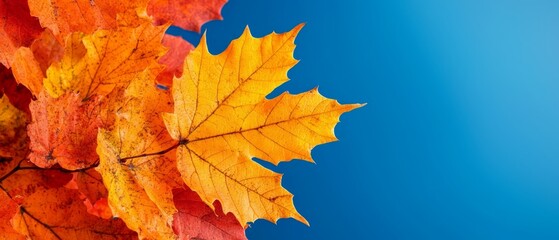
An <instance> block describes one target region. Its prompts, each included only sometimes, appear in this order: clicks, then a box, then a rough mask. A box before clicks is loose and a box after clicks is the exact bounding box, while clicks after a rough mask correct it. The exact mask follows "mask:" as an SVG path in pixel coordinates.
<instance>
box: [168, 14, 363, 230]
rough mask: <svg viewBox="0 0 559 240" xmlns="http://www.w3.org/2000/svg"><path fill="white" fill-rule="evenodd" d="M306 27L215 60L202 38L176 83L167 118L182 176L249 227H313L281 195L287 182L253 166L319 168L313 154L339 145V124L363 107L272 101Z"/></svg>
mask: <svg viewBox="0 0 559 240" xmlns="http://www.w3.org/2000/svg"><path fill="white" fill-rule="evenodd" d="M301 27H302V26H301V25H300V26H297V27H296V28H294V29H293V30H292V31H290V32H288V33H284V34H271V35H269V36H266V37H264V38H253V37H252V36H251V35H250V32H249V31H248V29H247V30H246V31H245V32H244V33H243V35H242V36H241V37H240V38H239V39H237V40H235V41H233V42H232V44H231V45H230V46H229V47H228V48H227V49H226V50H225V51H224V52H223V53H221V54H219V55H216V56H214V55H211V54H210V53H209V52H208V50H207V46H206V42H205V39H204V38H203V39H202V41H201V43H200V45H199V46H198V48H197V49H196V50H194V51H193V52H191V53H190V54H189V55H188V57H187V59H186V61H185V66H184V72H183V75H182V77H181V78H177V79H175V81H174V83H173V87H174V88H173V97H174V100H175V112H174V113H173V114H167V115H165V116H164V117H165V121H166V125H167V128H168V130H169V132H170V133H171V135H172V136H173V138H175V139H177V140H179V142H180V143H181V145H180V146H179V148H178V150H177V161H178V168H179V171H180V172H181V175H182V177H183V179H184V181H185V182H186V184H187V185H188V186H189V187H191V188H192V189H193V190H194V191H196V192H197V193H198V194H199V195H200V197H201V198H202V200H203V201H204V202H206V204H208V205H209V206H212V204H213V202H214V201H216V200H219V202H221V204H222V205H223V209H224V211H225V212H232V213H233V214H234V215H235V216H236V217H237V219H239V221H240V222H241V223H242V224H245V223H247V222H252V221H254V220H256V219H259V218H265V219H268V220H270V221H274V222H275V221H277V219H279V218H286V217H292V218H295V219H297V220H299V221H301V222H304V223H307V222H306V220H305V219H304V218H303V217H302V216H301V215H300V214H299V213H298V212H297V210H296V209H295V207H294V206H293V202H292V198H293V196H292V195H291V194H290V193H289V192H287V190H285V189H284V188H283V187H281V185H280V182H281V175H279V174H276V173H274V172H272V171H270V170H267V169H265V168H264V167H262V166H260V165H259V164H257V163H255V162H253V161H252V160H250V158H253V157H258V158H261V159H264V160H266V161H270V162H272V163H275V164H277V163H279V162H281V161H288V160H291V159H294V158H298V159H303V160H308V161H312V158H311V156H310V150H311V149H312V148H313V147H314V146H316V145H318V144H322V143H326V142H330V141H333V140H335V137H334V134H333V128H334V126H335V124H336V123H337V122H338V118H339V116H340V115H341V114H342V113H344V112H347V111H350V110H352V109H354V108H356V107H359V106H360V105H357V104H353V105H340V104H338V103H337V102H336V101H334V100H331V99H327V98H324V97H322V96H321V95H319V94H318V92H317V91H316V90H312V91H310V92H307V93H303V94H299V95H291V94H287V93H286V94H283V95H281V96H280V97H277V98H275V99H272V100H267V99H266V98H265V96H266V95H267V94H269V93H270V92H271V91H272V90H273V89H275V88H276V87H278V86H279V85H281V84H282V83H284V82H285V81H287V80H288V78H287V71H288V70H289V69H290V68H291V67H292V66H293V65H295V64H296V63H297V60H295V59H294V58H293V50H294V47H295V45H294V38H295V36H296V34H297V32H298V31H299V30H300V29H301Z"/></svg>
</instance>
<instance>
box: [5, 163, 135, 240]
mask: <svg viewBox="0 0 559 240" xmlns="http://www.w3.org/2000/svg"><path fill="white" fill-rule="evenodd" d="M51 174H53V176H49V175H51ZM61 175H64V173H61V172H59V171H58V170H41V169H37V168H36V167H32V166H29V167H19V168H18V171H15V172H13V173H12V174H11V175H9V177H3V178H1V181H0V200H1V201H5V200H6V196H8V198H9V200H11V201H13V202H16V203H17V205H15V206H14V204H13V203H12V204H10V206H8V207H9V208H10V209H8V210H7V211H9V212H10V213H15V215H13V214H11V215H8V216H11V224H12V226H13V228H14V229H15V230H16V231H17V232H19V233H20V234H22V235H24V236H27V237H28V238H29V239H39V238H40V239H75V238H79V239H115V238H119V239H134V238H135V236H136V234H135V233H134V232H132V231H130V230H129V229H127V228H126V227H125V225H124V223H123V222H122V221H120V220H118V219H110V220H105V219H101V218H98V217H95V216H93V215H90V214H87V211H86V208H85V206H84V205H83V204H82V203H81V200H80V198H79V192H77V191H76V190H72V189H68V188H64V187H62V186H61V185H62V184H63V183H64V182H65V181H66V182H67V181H68V180H69V179H70V178H71V175H68V174H66V177H65V178H64V177H62V176H61ZM61 179H66V180H65V181H64V180H62V181H61ZM53 180H56V181H58V182H55V183H53V182H52V181H53ZM9 200H8V201H9ZM14 207H15V208H14ZM14 210H15V211H14ZM0 223H1V222H0Z"/></svg>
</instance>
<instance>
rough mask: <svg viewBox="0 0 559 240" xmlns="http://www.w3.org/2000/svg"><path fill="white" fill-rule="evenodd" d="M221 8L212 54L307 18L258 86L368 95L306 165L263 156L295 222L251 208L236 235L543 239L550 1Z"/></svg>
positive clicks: (558, 67) (555, 230)
mask: <svg viewBox="0 0 559 240" xmlns="http://www.w3.org/2000/svg"><path fill="white" fill-rule="evenodd" d="M222 13H223V17H224V20H223V21H214V22H210V23H208V24H206V25H205V26H204V29H205V30H207V34H208V39H209V44H210V50H211V51H212V52H214V53H217V52H220V51H222V50H223V49H225V47H226V46H227V44H228V43H229V41H230V40H232V39H234V38H236V37H238V36H239V35H240V34H241V32H242V31H243V28H244V27H245V25H249V26H250V27H251V29H252V32H253V34H254V35H256V36H263V35H265V34H268V33H270V32H271V31H277V32H284V31H287V30H289V29H291V28H292V27H293V26H295V25H296V24H298V23H301V22H306V23H307V25H306V26H305V28H304V29H303V31H302V32H301V33H300V35H299V37H298V38H297V41H296V43H297V46H298V47H297V49H296V51H295V56H296V58H298V59H301V62H300V63H299V64H298V65H297V66H296V67H295V68H293V69H292V70H291V71H290V72H289V76H290V77H291V79H292V81H290V82H289V83H287V84H285V85H284V86H282V87H281V89H279V90H278V91H277V92H275V93H274V94H272V95H271V96H273V95H277V93H279V92H281V91H285V90H289V91H290V92H302V91H306V90H309V89H311V88H313V87H315V86H317V85H318V86H320V88H319V90H320V91H321V92H322V93H323V94H324V95H326V96H328V97H331V98H336V99H339V101H340V102H342V103H354V102H367V103H368V105H367V106H366V107H365V108H362V109H358V110H356V111H354V112H351V113H348V114H346V115H344V116H343V117H342V119H341V120H342V122H341V124H340V125H339V126H338V127H337V128H336V132H337V135H338V137H339V138H340V141H339V142H336V143H331V144H327V145H323V146H320V147H317V148H315V149H314V151H313V157H314V158H315V159H316V162H317V164H316V165H313V164H309V163H304V162H291V163H287V164H281V165H280V166H279V167H273V169H274V170H276V171H279V172H282V173H285V176H284V186H285V187H286V188H287V189H289V190H290V191H291V192H292V193H294V194H295V205H296V206H297V208H298V209H299V211H300V212H301V213H302V214H303V215H304V216H306V217H307V219H308V220H309V221H310V223H311V227H307V226H305V225H303V224H300V223H298V222H295V221H294V220H291V219H290V220H281V221H280V222H279V223H278V225H277V226H276V225H273V224H271V223H268V222H266V221H257V222H256V223H254V224H252V225H251V227H250V228H249V229H248V230H247V234H248V237H249V238H250V239H559V106H558V105H559V81H558V80H559V1H555V0H550V1H544V0H530V1H527V0H525V1H521V0H507V1H498V0H493V1H488V0H483V1H478V0H454V1H448V0H441V1H436V0H416V1H412V0H410V1H404V0H385V1H373V0H353V1H328V0H322V1H316V0H313V1H296V0H282V1H262V0H246V1H241V0H231V1H230V2H229V3H228V4H227V5H226V6H225V7H224V8H223V12H222ZM172 32H175V33H176V32H177V30H176V29H173V30H172ZM183 34H184V36H185V37H186V38H187V39H189V40H191V41H193V42H195V43H197V42H198V39H199V37H200V36H199V35H198V34H194V33H183ZM266 166H269V165H266Z"/></svg>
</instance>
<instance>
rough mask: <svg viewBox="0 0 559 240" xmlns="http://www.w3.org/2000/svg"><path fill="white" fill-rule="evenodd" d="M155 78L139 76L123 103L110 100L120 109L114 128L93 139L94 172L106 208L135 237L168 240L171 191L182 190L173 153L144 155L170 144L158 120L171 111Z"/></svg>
mask: <svg viewBox="0 0 559 240" xmlns="http://www.w3.org/2000/svg"><path fill="white" fill-rule="evenodd" d="M156 75H157V73H154V72H152V71H149V69H148V70H145V71H143V72H142V73H141V74H139V75H138V76H137V77H136V78H134V80H132V82H131V84H130V85H129V86H128V87H127V88H126V90H125V91H124V93H123V94H124V97H123V99H117V98H114V101H115V102H114V103H113V104H118V105H119V106H120V107H118V111H117V112H116V114H117V118H116V122H115V124H114V127H113V129H112V130H107V129H101V130H100V131H99V134H98V148H97V152H98V153H99V157H100V160H101V161H100V165H99V168H98V171H99V172H100V173H101V174H102V176H103V181H104V183H105V186H106V187H107V189H108V190H109V205H110V206H111V208H112V209H113V212H114V213H115V214H116V215H117V216H118V217H120V218H122V219H123V220H124V221H125V222H126V224H127V225H128V227H129V228H130V229H132V230H134V231H137V232H138V234H139V236H140V238H147V239H170V238H173V236H174V233H173V230H172V228H171V227H170V225H171V222H172V219H173V214H174V213H176V212H177V209H176V207H175V205H174V203H173V194H172V190H173V188H179V187H181V186H182V181H181V179H180V174H179V173H178V171H177V169H176V164H175V158H174V151H172V152H169V153H167V154H151V155H150V154H148V155H144V154H145V153H150V152H154V151H157V150H159V149H164V148H167V149H169V147H171V148H172V146H173V145H174V141H173V139H171V138H170V136H169V135H168V134H167V132H166V130H165V126H164V124H163V122H162V119H161V117H160V116H159V114H160V113H161V112H162V111H169V110H171V109H172V105H171V96H170V93H168V92H163V91H160V90H157V89H156V88H155V87H154V81H155V76H156ZM124 162H126V164H124ZM139 206H141V207H139Z"/></svg>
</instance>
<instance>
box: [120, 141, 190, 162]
mask: <svg viewBox="0 0 559 240" xmlns="http://www.w3.org/2000/svg"><path fill="white" fill-rule="evenodd" d="M184 144H185V143H184V142H183V141H179V142H177V143H176V144H175V145H173V146H170V147H169V148H167V149H165V150H161V151H159V152H154V153H144V154H140V155H136V156H130V157H124V158H121V159H120V163H126V161H127V160H129V159H134V158H141V157H149V156H155V155H163V154H165V153H168V152H169V151H171V150H173V149H175V148H178V147H179V146H180V145H184Z"/></svg>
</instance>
